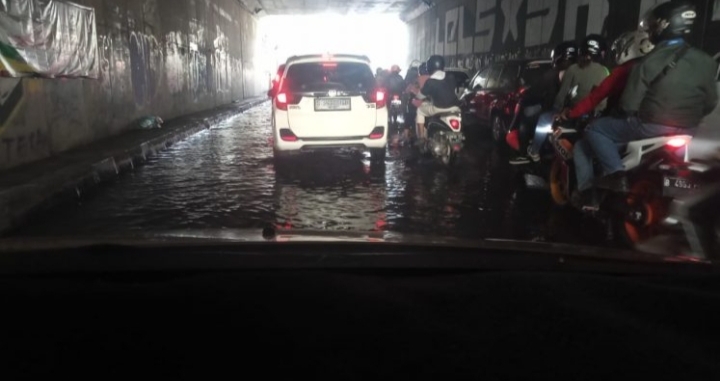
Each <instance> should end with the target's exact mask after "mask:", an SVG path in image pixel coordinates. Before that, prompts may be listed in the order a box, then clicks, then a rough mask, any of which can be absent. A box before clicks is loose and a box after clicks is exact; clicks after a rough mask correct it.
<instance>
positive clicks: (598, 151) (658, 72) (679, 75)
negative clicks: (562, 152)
mask: <svg viewBox="0 0 720 381" xmlns="http://www.w3.org/2000/svg"><path fill="white" fill-rule="evenodd" d="M696 18H697V14H696V9H695V6H694V5H692V4H690V3H687V2H675V1H673V2H666V3H662V4H660V5H657V6H655V7H653V8H652V9H650V11H648V13H647V14H646V15H645V16H644V18H643V20H642V21H641V23H640V27H641V28H642V29H643V30H644V31H646V32H647V33H648V35H649V36H650V42H652V43H653V44H654V45H655V49H653V52H652V53H651V54H648V55H647V56H645V58H644V59H643V60H642V61H641V62H640V63H638V64H637V65H636V66H635V67H634V68H633V70H632V71H631V73H630V76H629V78H628V82H627V85H626V87H625V90H624V91H623V94H622V96H621V98H620V105H619V108H620V111H621V113H622V117H614V116H609V117H604V118H600V119H596V120H595V121H594V122H592V123H591V124H590V126H589V127H588V128H587V129H586V131H585V139H586V140H587V142H588V144H589V147H590V148H591V150H592V153H593V154H594V156H595V157H597V159H598V160H599V161H600V163H601V164H602V167H603V170H604V172H605V175H606V176H605V177H603V178H600V179H597V181H595V182H593V183H591V184H592V185H594V186H597V187H600V188H609V189H614V190H627V184H626V182H627V180H626V178H625V173H624V167H623V164H622V160H621V157H620V153H619V152H618V149H617V144H622V143H627V142H630V141H633V140H640V139H647V138H652V137H656V136H666V135H677V134H683V135H685V134H687V135H693V134H695V132H696V130H697V126H698V125H699V124H700V121H701V120H702V119H703V117H705V116H706V115H708V114H709V113H710V112H712V110H713V109H714V108H715V106H716V104H717V102H718V94H717V89H716V87H715V76H716V73H717V64H716V63H715V61H714V60H713V59H712V57H710V56H709V55H707V54H706V53H705V52H703V51H702V50H700V49H696V48H693V47H691V46H690V45H689V44H688V43H687V42H686V41H685V40H684V39H683V37H684V36H685V35H688V34H689V33H691V32H692V27H693V25H694V23H695V19H696ZM673 62H674V64H673ZM578 170H579V171H580V169H578ZM582 171H583V172H582V173H581V174H580V175H581V176H582V178H583V179H586V181H584V184H582V186H583V187H584V189H583V188H581V189H580V190H581V191H582V194H581V201H587V200H588V199H590V200H591V202H592V199H591V198H590V197H592V193H591V192H589V189H587V187H588V186H590V185H588V184H589V183H590V181H592V178H593V172H592V166H590V167H589V168H588V167H587V166H586V167H584V169H583V170H582Z"/></svg>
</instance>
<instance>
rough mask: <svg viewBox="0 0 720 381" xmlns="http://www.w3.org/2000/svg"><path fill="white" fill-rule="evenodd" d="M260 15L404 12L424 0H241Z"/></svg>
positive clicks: (399, 13)
mask: <svg viewBox="0 0 720 381" xmlns="http://www.w3.org/2000/svg"><path fill="white" fill-rule="evenodd" d="M240 1H241V2H243V3H244V4H245V6H246V7H247V8H249V9H250V10H252V11H253V12H254V13H256V14H257V15H259V16H264V15H293V14H294V15H299V14H312V13H323V12H327V11H330V12H335V13H340V14H347V13H358V14H368V13H387V14H398V15H401V14H404V13H407V12H408V11H410V10H413V9H415V8H417V7H418V6H419V5H421V4H422V3H423V1H422V0H240Z"/></svg>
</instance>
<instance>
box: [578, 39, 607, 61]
mask: <svg viewBox="0 0 720 381" xmlns="http://www.w3.org/2000/svg"><path fill="white" fill-rule="evenodd" d="M606 52H607V42H606V41H605V38H604V37H603V36H601V35H599V34H589V35H588V36H587V37H585V38H584V39H583V41H582V44H580V55H581V56H590V57H591V58H592V59H595V60H597V59H602V58H605V53H606Z"/></svg>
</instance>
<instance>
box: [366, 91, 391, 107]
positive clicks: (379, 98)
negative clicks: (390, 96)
mask: <svg viewBox="0 0 720 381" xmlns="http://www.w3.org/2000/svg"><path fill="white" fill-rule="evenodd" d="M370 101H371V102H375V105H376V106H375V107H376V108H383V107H385V105H386V104H387V97H386V95H385V91H384V90H382V89H377V90H373V93H372V96H371V97H370Z"/></svg>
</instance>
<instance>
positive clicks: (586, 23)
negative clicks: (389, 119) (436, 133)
mask: <svg viewBox="0 0 720 381" xmlns="http://www.w3.org/2000/svg"><path fill="white" fill-rule="evenodd" d="M664 1H667V0H638V1H625V0H468V1H464V2H463V3H462V5H460V6H458V7H454V8H450V9H439V8H435V12H428V13H426V14H425V15H423V16H421V17H418V18H416V19H415V20H412V21H410V26H411V29H410V30H411V40H414V41H416V43H415V44H414V46H413V47H412V48H413V52H412V53H413V56H414V57H425V56H427V55H429V54H441V55H444V56H446V57H447V58H448V60H449V61H450V62H452V63H453V64H454V65H458V66H463V67H468V68H478V67H479V66H483V65H484V64H486V63H487V62H491V61H493V60H496V59H500V58H514V57H532V56H534V57H539V56H547V54H548V53H549V50H550V48H551V47H552V45H554V44H557V43H559V42H561V41H563V40H577V39H580V38H582V37H584V36H586V35H587V34H590V33H600V34H602V35H604V36H606V37H608V38H609V39H611V38H614V37H616V36H618V35H620V34H621V33H622V32H624V31H626V30H629V29H631V28H634V27H636V26H637V23H638V21H639V20H640V19H641V17H642V16H643V15H644V14H645V13H646V12H647V10H649V9H650V8H652V7H653V6H655V5H657V4H659V3H662V2H664ZM706 1H707V2H712V4H709V5H710V7H711V8H705V7H702V4H699V7H698V8H699V9H712V12H713V13H712V15H711V17H710V18H711V19H712V20H720V0H696V2H698V3H703V4H704V2H706ZM701 37H702V36H701ZM700 42H701V43H702V45H703V47H705V48H706V49H707V50H710V51H714V50H717V49H720V39H717V38H715V39H714V40H713V38H712V37H710V38H706V39H705V40H703V41H700ZM715 45H717V46H715Z"/></svg>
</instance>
